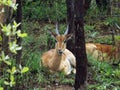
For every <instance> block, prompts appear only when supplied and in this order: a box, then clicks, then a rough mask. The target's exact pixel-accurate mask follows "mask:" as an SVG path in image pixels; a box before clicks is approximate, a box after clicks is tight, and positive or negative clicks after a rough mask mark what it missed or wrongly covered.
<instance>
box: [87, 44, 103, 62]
mask: <svg viewBox="0 0 120 90" xmlns="http://www.w3.org/2000/svg"><path fill="white" fill-rule="evenodd" d="M85 46H86V53H87V55H91V56H92V57H93V58H95V59H99V60H102V57H101V56H102V52H101V51H99V50H97V46H96V45H95V44H94V43H86V44H85Z"/></svg>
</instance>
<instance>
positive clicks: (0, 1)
mask: <svg viewBox="0 0 120 90" xmlns="http://www.w3.org/2000/svg"><path fill="white" fill-rule="evenodd" d="M1 4H2V5H6V6H9V7H12V8H13V9H14V10H16V9H17V6H18V4H15V3H13V1H12V0H0V5H1Z"/></svg>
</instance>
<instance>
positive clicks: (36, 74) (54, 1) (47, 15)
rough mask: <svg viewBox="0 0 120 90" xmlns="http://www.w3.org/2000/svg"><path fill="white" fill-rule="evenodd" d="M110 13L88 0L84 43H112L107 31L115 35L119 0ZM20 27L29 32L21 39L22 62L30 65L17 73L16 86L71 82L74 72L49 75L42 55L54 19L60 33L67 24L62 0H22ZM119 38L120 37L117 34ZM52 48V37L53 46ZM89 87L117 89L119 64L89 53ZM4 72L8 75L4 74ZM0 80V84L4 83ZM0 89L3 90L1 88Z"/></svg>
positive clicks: (37, 88) (34, 88)
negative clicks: (94, 56)
mask: <svg viewBox="0 0 120 90" xmlns="http://www.w3.org/2000/svg"><path fill="white" fill-rule="evenodd" d="M111 3H112V4H111V7H112V8H111V12H107V10H106V9H100V8H99V7H98V6H97V4H96V2H95V0H92V1H91V5H90V8H89V9H88V11H87V14H86V16H85V18H84V19H85V21H84V22H85V26H84V29H85V37H86V42H96V43H106V44H113V42H114V41H113V39H112V38H113V37H112V34H110V32H111V31H112V30H114V32H115V35H117V36H118V35H119V34H120V31H119V29H118V28H117V27H116V26H115V23H117V24H118V25H120V18H118V16H119V15H120V6H119V5H118V6H117V5H115V4H114V3H120V2H119V1H118V0H113V1H111ZM22 9H23V21H22V30H23V32H26V33H27V34H28V36H27V37H25V38H23V40H22V47H23V48H22V65H24V66H27V67H29V71H28V73H26V74H25V75H18V78H19V80H20V81H19V82H18V84H19V88H22V89H23V88H24V90H42V89H43V88H49V89H50V88H52V89H51V90H53V89H55V88H53V87H58V86H60V85H69V86H70V87H71V86H73V84H74V76H75V75H74V74H72V75H70V76H64V73H63V72H61V73H55V74H51V73H50V72H49V71H48V70H47V69H46V68H44V67H43V66H42V62H41V55H42V53H43V52H45V51H47V50H48V49H47V41H48V39H49V38H50V39H51V40H52V38H51V37H50V35H49V33H48V30H52V31H54V29H55V25H54V22H55V21H56V20H58V21H59V22H60V30H61V31H60V32H61V33H62V32H64V31H62V30H65V23H66V13H67V12H66V2H65V0H24V1H23V7H22ZM118 37H119V36H118ZM51 47H54V40H53V45H51ZM88 62H89V65H88V67H89V69H88V90H119V89H120V63H117V64H116V63H115V65H113V63H109V62H104V61H97V60H95V59H94V58H93V57H91V56H89V55H88ZM5 75H7V74H6V73H5ZM1 83H2V84H3V79H1V80H0V87H1V86H3V85H2V84H1ZM0 90H2V89H1V88H0Z"/></svg>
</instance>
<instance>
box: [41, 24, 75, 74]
mask: <svg viewBox="0 0 120 90" xmlns="http://www.w3.org/2000/svg"><path fill="white" fill-rule="evenodd" d="M67 33H68V26H67V30H66V32H65V33H64V35H60V34H59V32H58V24H56V33H53V32H51V35H52V36H53V37H54V38H55V40H56V44H55V49H51V50H49V51H47V52H45V53H44V54H43V55H42V63H43V66H45V67H47V68H49V69H50V70H51V71H53V72H54V71H63V72H64V73H65V74H66V75H69V74H70V73H71V71H72V70H75V69H73V68H74V67H75V66H76V60H75V56H74V55H73V54H72V52H71V51H69V50H68V49H66V42H67V40H69V39H70V38H71V37H72V35H71V34H67Z"/></svg>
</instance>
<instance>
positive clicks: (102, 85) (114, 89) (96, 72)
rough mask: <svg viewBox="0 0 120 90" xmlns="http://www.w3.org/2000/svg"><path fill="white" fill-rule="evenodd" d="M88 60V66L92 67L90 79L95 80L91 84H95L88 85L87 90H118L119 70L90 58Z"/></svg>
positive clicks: (119, 83)
mask: <svg viewBox="0 0 120 90" xmlns="http://www.w3.org/2000/svg"><path fill="white" fill-rule="evenodd" d="M88 58H89V62H90V64H91V65H92V67H91V68H92V75H93V78H92V79H93V80H95V81H93V82H97V83H95V84H91V85H89V86H88V90H91V89H96V90H106V89H110V90H119V87H120V82H119V79H120V77H119V75H120V70H119V69H120V68H119V67H114V66H112V65H110V64H109V63H106V62H104V61H102V62H101V61H96V60H94V59H93V58H92V57H88Z"/></svg>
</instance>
